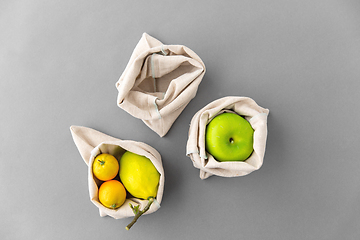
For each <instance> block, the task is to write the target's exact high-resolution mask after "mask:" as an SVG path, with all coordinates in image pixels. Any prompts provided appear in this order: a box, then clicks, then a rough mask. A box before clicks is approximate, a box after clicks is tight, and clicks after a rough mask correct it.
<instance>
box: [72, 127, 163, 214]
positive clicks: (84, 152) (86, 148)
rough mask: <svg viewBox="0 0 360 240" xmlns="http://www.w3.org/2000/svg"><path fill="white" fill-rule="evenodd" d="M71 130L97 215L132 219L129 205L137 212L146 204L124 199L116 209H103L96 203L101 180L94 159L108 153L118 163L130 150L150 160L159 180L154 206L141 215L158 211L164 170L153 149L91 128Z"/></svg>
mask: <svg viewBox="0 0 360 240" xmlns="http://www.w3.org/2000/svg"><path fill="white" fill-rule="evenodd" d="M70 131H71V134H72V137H73V139H74V142H75V145H76V146H77V148H78V150H79V152H80V155H81V157H82V158H83V159H84V161H85V163H86V165H87V167H88V169H87V171H88V186H89V194H90V200H91V202H92V203H94V204H95V206H97V207H98V208H99V212H100V216H102V217H103V216H106V215H108V216H111V217H113V218H115V219H120V218H126V217H134V213H133V211H132V209H131V208H130V206H129V203H131V204H132V205H134V206H137V205H140V209H143V208H144V207H145V206H146V204H147V202H148V200H142V199H138V198H134V197H132V198H127V199H126V200H125V202H124V204H123V205H122V206H121V207H120V208H117V209H110V208H106V207H104V206H103V205H102V204H101V203H100V202H99V197H98V189H99V186H100V184H101V181H100V180H98V179H97V178H96V177H94V175H93V172H92V164H93V162H94V159H95V157H96V156H97V155H98V154H100V153H108V154H111V155H113V156H115V158H117V159H118V160H119V159H120V157H121V156H122V154H123V153H125V151H130V152H133V153H136V154H139V155H142V156H145V157H147V158H149V159H150V161H151V162H152V163H153V164H154V166H155V168H156V169H157V171H158V172H159V173H160V181H159V186H158V192H157V196H156V204H152V205H151V207H150V209H149V210H148V211H147V212H145V213H144V214H150V213H153V212H155V211H157V210H158V209H159V207H160V203H161V199H162V196H163V190H164V170H163V166H162V161H161V156H160V154H159V153H158V152H157V151H156V150H155V149H154V148H152V147H150V146H149V145H147V144H145V143H142V142H136V141H131V140H120V139H117V138H114V137H111V136H108V135H106V134H104V133H101V132H98V131H96V130H93V129H91V128H86V127H80V126H71V127H70Z"/></svg>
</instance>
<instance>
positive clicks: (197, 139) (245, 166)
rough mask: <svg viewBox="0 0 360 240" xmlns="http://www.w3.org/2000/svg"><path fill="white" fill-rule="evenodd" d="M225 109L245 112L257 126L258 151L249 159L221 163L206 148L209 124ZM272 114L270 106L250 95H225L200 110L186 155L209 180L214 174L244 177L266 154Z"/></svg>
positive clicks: (238, 112) (190, 135) (243, 114)
mask: <svg viewBox="0 0 360 240" xmlns="http://www.w3.org/2000/svg"><path fill="white" fill-rule="evenodd" d="M223 112H235V113H237V114H239V115H241V116H242V117H244V118H245V119H246V120H247V121H249V122H250V124H251V126H252V128H253V129H254V137H253V148H254V151H253V153H252V154H251V156H250V157H249V158H248V159H246V160H245V161H232V162H218V161H216V160H215V159H214V157H213V156H212V155H210V154H209V153H208V152H207V151H206V149H205V131H206V125H207V124H208V123H209V122H210V121H211V120H212V119H213V118H214V117H215V116H217V115H219V114H221V113H223ZM268 114H269V110H268V109H264V108H262V107H260V106H259V105H257V104H256V102H255V101H254V100H252V99H251V98H247V97H224V98H221V99H218V100H215V101H213V102H211V103H209V104H208V105H206V106H205V107H204V108H202V109H200V110H199V111H198V112H197V113H196V114H195V115H194V117H193V118H192V120H191V124H190V129H189V138H188V141H187V146H186V155H187V156H188V157H190V159H191V160H192V162H193V165H194V167H196V168H198V169H200V178H201V179H206V178H208V177H210V176H212V175H217V176H222V177H237V176H244V175H247V174H249V173H251V172H252V171H254V170H257V169H259V168H260V167H261V165H262V164H263V158H264V154H265V145H266V138H267V116H268Z"/></svg>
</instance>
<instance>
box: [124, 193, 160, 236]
mask: <svg viewBox="0 0 360 240" xmlns="http://www.w3.org/2000/svg"><path fill="white" fill-rule="evenodd" d="M148 200H149V202H148V203H147V205H146V206H145V208H144V209H143V210H141V211H140V210H139V206H140V205H137V206H136V207H134V206H133V205H132V204H131V203H129V205H130V207H131V209H132V210H133V212H134V214H135V217H134V219H133V220H132V221H131V223H129V225H127V226H126V227H125V229H126V230H129V229H130V228H131V227H132V226H133V225H134V224H135V223H136V221H137V220H138V218H139V217H140V216H141V215H143V214H144V213H145V212H147V211H148V210H149V209H150V206H151V204H152V203H153V202H154V197H148Z"/></svg>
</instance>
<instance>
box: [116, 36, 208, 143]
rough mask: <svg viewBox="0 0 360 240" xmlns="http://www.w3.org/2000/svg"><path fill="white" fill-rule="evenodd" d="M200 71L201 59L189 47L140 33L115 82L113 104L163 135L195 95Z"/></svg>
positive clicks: (201, 70) (202, 64)
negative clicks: (170, 43) (167, 42)
mask: <svg viewBox="0 0 360 240" xmlns="http://www.w3.org/2000/svg"><path fill="white" fill-rule="evenodd" d="M204 74H205V65H204V63H203V62H202V60H201V59H200V57H199V56H198V55H196V53H194V52H193V51H192V50H191V49H189V48H187V47H185V46H182V45H164V44H163V43H161V42H160V41H159V40H157V39H155V38H153V37H151V36H149V35H148V34H146V33H144V34H143V35H142V38H141V39H140V41H139V43H138V44H137V46H136V47H135V49H134V51H133V53H132V55H131V57H130V60H129V62H128V64H127V66H126V68H125V70H124V72H123V73H122V75H121V76H120V79H119V80H118V81H117V82H116V88H117V90H118V97H117V104H118V106H119V107H120V108H122V109H124V110H125V111H127V112H128V113H129V114H131V115H132V116H134V117H136V118H139V119H141V120H142V121H143V122H144V123H145V124H146V125H147V126H148V127H150V128H151V129H152V130H153V131H155V132H156V133H157V134H158V135H159V136H160V137H163V136H164V135H166V133H167V132H168V131H169V129H170V128H171V126H172V124H173V123H174V121H175V120H176V119H177V117H178V116H179V115H180V113H181V112H182V111H183V110H184V108H185V107H186V106H187V104H188V103H189V102H190V101H191V99H193V98H194V97H195V95H196V93H197V89H198V86H199V84H200V82H201V80H202V78H203V76H204Z"/></svg>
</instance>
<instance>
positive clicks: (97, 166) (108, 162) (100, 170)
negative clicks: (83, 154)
mask: <svg viewBox="0 0 360 240" xmlns="http://www.w3.org/2000/svg"><path fill="white" fill-rule="evenodd" d="M92 169H93V173H94V175H95V177H97V178H98V179H99V180H101V181H108V180H111V179H113V178H114V177H116V175H117V174H118V172H119V162H118V160H117V159H116V158H115V157H114V156H113V155H110V154H107V153H102V154H99V155H97V156H96V158H95V160H94V163H93V166H92Z"/></svg>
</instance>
